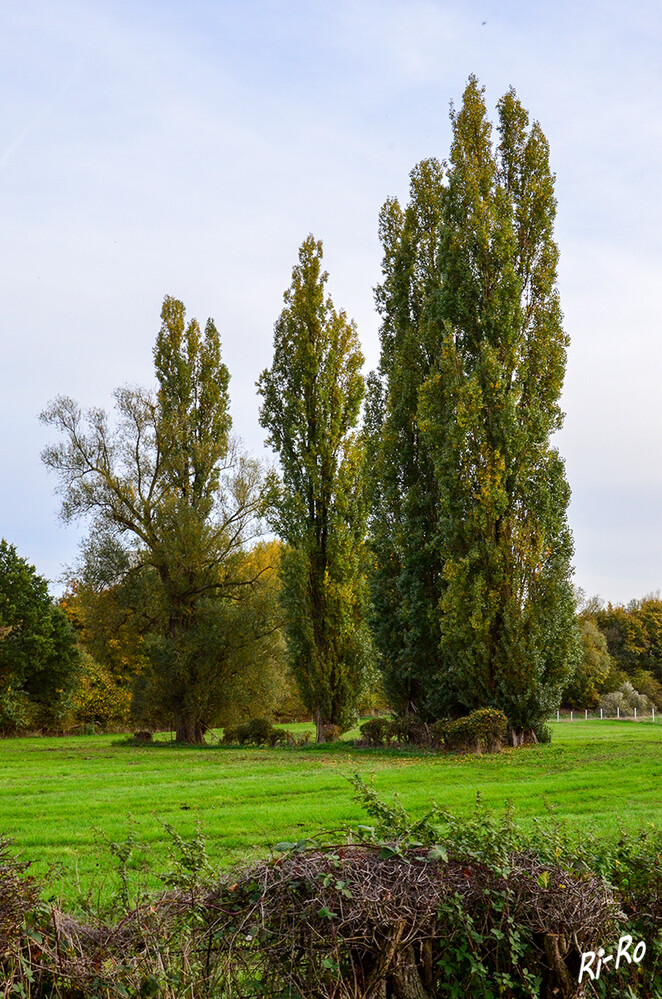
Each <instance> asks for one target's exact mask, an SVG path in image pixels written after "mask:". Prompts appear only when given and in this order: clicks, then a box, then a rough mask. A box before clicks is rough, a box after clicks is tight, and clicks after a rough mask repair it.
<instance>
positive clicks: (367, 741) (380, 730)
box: [360, 718, 391, 746]
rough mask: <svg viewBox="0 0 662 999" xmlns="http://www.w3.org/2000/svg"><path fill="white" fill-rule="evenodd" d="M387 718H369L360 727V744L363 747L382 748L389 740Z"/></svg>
mask: <svg viewBox="0 0 662 999" xmlns="http://www.w3.org/2000/svg"><path fill="white" fill-rule="evenodd" d="M390 724H391V723H390V722H389V720H388V718H371V719H370V721H367V722H365V723H364V724H363V725H361V729H360V731H361V740H360V741H361V743H362V744H363V745H364V746H384V745H385V744H386V742H387V739H388V738H389V726H390Z"/></svg>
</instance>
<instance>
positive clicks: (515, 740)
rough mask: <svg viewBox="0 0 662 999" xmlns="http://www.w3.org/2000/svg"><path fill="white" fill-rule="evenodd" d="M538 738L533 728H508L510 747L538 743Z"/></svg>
mask: <svg viewBox="0 0 662 999" xmlns="http://www.w3.org/2000/svg"><path fill="white" fill-rule="evenodd" d="M537 742H538V737H537V736H536V733H535V732H534V731H533V729H532V728H513V727H512V726H511V725H509V726H508V745H509V746H514V747H515V748H517V747H518V746H524V745H526V744H527V743H537Z"/></svg>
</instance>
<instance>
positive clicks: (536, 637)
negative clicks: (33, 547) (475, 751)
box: [419, 77, 578, 743]
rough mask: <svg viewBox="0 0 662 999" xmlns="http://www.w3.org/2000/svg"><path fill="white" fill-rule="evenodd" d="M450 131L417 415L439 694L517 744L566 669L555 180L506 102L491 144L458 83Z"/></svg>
mask: <svg viewBox="0 0 662 999" xmlns="http://www.w3.org/2000/svg"><path fill="white" fill-rule="evenodd" d="M452 126H453V142H452V147H451V152H450V158H449V167H448V173H447V182H446V192H445V196H444V198H443V202H442V204H443V211H442V217H441V225H440V230H439V235H440V238H439V249H438V268H439V286H440V290H439V293H438V295H437V296H436V301H435V308H436V315H435V316H434V317H433V319H432V321H433V322H434V323H435V325H436V328H437V329H438V330H439V332H440V335H441V336H442V338H443V341H442V344H441V348H440V354H439V358H438V362H437V370H436V371H435V373H433V374H432V375H431V376H430V378H429V379H428V381H427V383H426V384H425V386H424V387H423V389H422V391H421V396H420V407H419V422H420V426H421V429H422V432H423V434H424V437H425V440H426V441H427V444H428V447H429V448H430V451H431V453H432V455H433V462H434V467H435V477H436V482H437V488H438V491H439V497H440V508H439V520H440V524H441V530H440V532H439V537H440V553H441V555H442V556H443V559H444V567H443V579H444V591H443V595H442V597H441V601H440V604H439V614H440V630H441V641H440V652H441V656H442V659H443V673H442V676H441V685H440V687H441V694H442V695H443V696H445V697H446V699H447V702H448V703H449V704H458V705H459V707H460V708H461V709H462V710H466V711H470V710H473V709H475V708H479V707H485V706H493V707H498V708H501V709H503V710H504V711H505V713H506V715H507V717H508V718H509V721H510V724H511V727H512V736H513V741H514V742H515V743H517V742H519V740H520V739H521V738H523V737H524V736H525V735H526V734H527V733H532V732H535V730H536V729H538V728H539V727H540V726H541V725H542V723H543V722H544V720H545V718H546V717H547V716H548V715H549V713H550V712H551V711H552V710H553V709H554V708H556V706H557V705H558V703H559V700H560V697H561V693H562V690H563V688H564V685H565V683H566V681H567V678H568V676H569V675H570V674H571V671H572V669H573V667H574V663H575V661H576V658H577V656H578V636H577V626H576V621H575V614H574V610H575V602H574V595H573V591H572V587H571V583H570V578H571V572H572V569H571V558H572V552H573V545H572V538H571V534H570V530H569V528H568V523H567V518H566V509H567V505H568V502H569V498H570V490H569V487H568V484H567V481H566V478H565V471H564V464H563V461H562V459H561V458H560V456H559V454H558V451H557V449H556V447H555V446H554V444H553V435H554V433H555V432H556V431H558V430H559V428H560V427H561V423H562V417H563V414H562V412H561V409H560V407H559V395H560V392H561V387H562V384H563V377H564V372H565V363H566V348H567V344H568V338H567V335H566V334H565V332H564V330H563V326H562V316H561V310H560V305H559V295H558V290H557V285H556V265H557V259H558V251H557V247H556V244H555V242H554V238H553V225H554V217H555V213H556V202H555V198H554V177H553V174H552V173H551V171H550V167H549V149H548V143H547V140H546V138H545V136H544V134H543V132H542V130H541V128H540V126H539V125H538V124H537V123H533V124H530V122H529V117H528V114H527V112H526V111H525V109H524V108H523V107H522V105H521V103H520V102H519V100H518V99H517V97H516V95H515V93H514V91H512V90H510V91H509V92H508V93H507V94H505V96H504V97H503V98H501V100H500V101H499V104H498V125H497V134H496V136H493V133H492V126H491V123H490V121H489V119H488V116H487V113H486V108H485V103H484V96H483V90H482V89H481V88H480V87H479V85H478V83H477V81H476V80H475V78H473V77H472V78H471V79H470V81H469V84H468V86H467V88H466V90H465V93H464V98H463V102H462V106H461V108H460V109H459V110H458V111H457V112H453V113H452Z"/></svg>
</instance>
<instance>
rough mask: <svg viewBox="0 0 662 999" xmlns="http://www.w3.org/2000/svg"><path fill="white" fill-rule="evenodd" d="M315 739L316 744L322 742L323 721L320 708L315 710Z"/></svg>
mask: <svg viewBox="0 0 662 999" xmlns="http://www.w3.org/2000/svg"><path fill="white" fill-rule="evenodd" d="M315 739H316V740H317V742H324V719H323V718H322V710H321V708H316V709H315Z"/></svg>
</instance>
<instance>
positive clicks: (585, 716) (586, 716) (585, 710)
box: [584, 708, 588, 721]
mask: <svg viewBox="0 0 662 999" xmlns="http://www.w3.org/2000/svg"><path fill="white" fill-rule="evenodd" d="M584 721H588V708H584Z"/></svg>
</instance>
